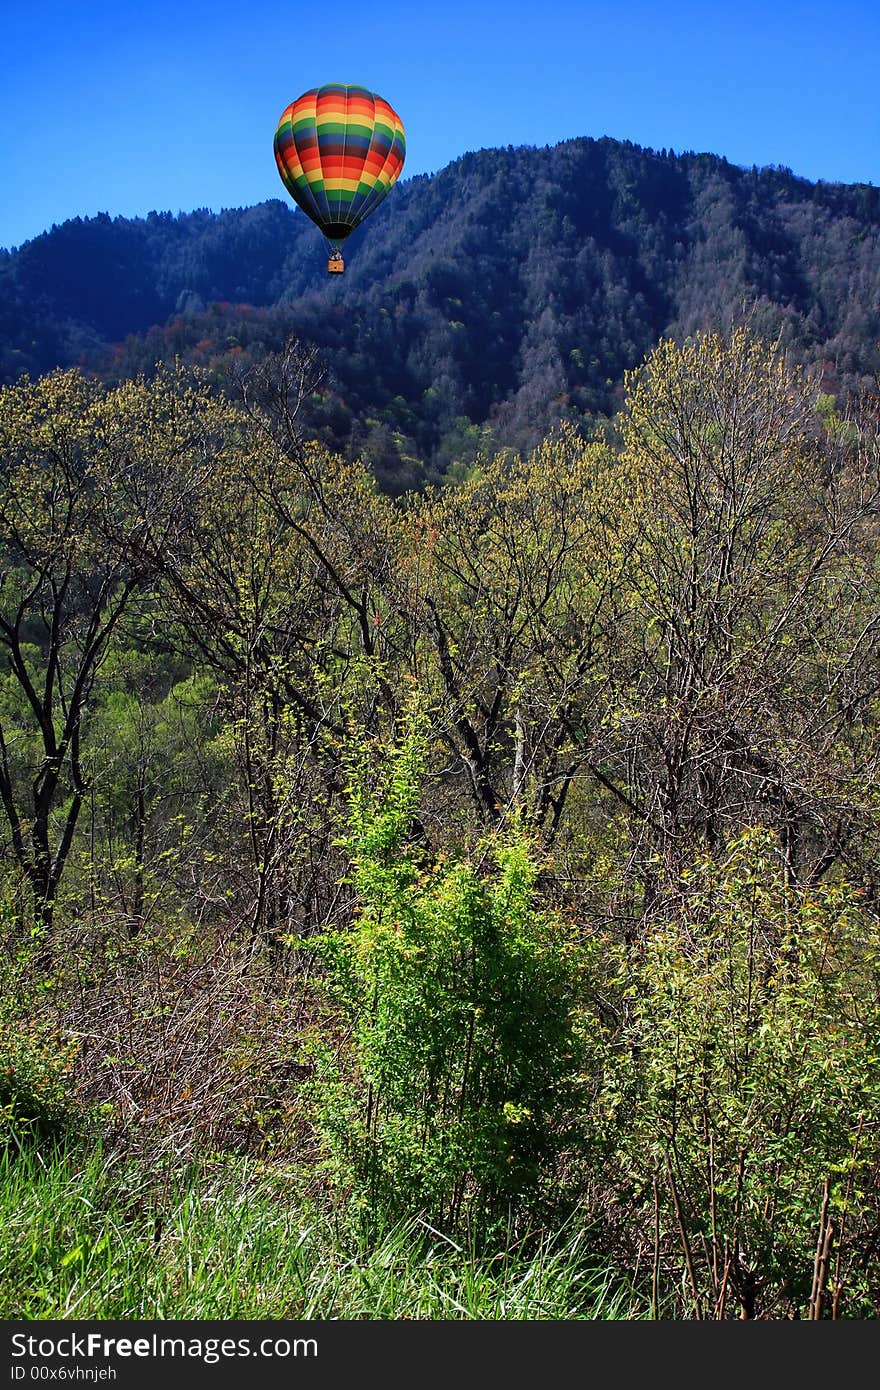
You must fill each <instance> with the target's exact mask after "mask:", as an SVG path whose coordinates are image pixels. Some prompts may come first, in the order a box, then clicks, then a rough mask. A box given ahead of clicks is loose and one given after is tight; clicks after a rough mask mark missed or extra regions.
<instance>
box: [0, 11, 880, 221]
mask: <svg viewBox="0 0 880 1390" xmlns="http://www.w3.org/2000/svg"><path fill="white" fill-rule="evenodd" d="M878 74H880V0H838V3H836V4H828V3H827V0H825V2H824V3H821V4H820V3H812V0H765V3H754V2H753V0H741V3H738V4H735V5H734V4H718V3H712V0H704V2H703V3H699V4H698V3H690V2H689V0H688V2H687V3H685V0H668V3H648V0H621V2H620V3H610V2H608V3H606V0H601V2H600V0H585V3H578V0H569V3H568V4H567V5H553V6H551V5H542V4H541V3H540V2H539V0H532V3H529V4H520V3H518V2H517V0H511V3H508V4H481V3H479V0H472V2H471V3H462V0H448V2H447V3H446V4H444V5H431V4H426V3H419V0H408V3H406V4H402V3H398V0H384V3H382V4H375V3H369V4H368V3H364V2H363V0H362V2H361V3H353V4H349V3H345V2H344V0H339V3H329V0H324V2H323V3H317V0H310V3H308V4H301V3H299V0H287V3H278V2H277V0H276V2H275V3H272V4H269V3H266V0H237V3H234V4H233V3H228V2H227V0H213V3H206V0H176V3H171V0H141V3H140V4H137V0H114V3H108V2H107V0H79V3H76V2H75V0H74V2H73V3H72V2H71V0H68V3H66V4H61V3H56V0H43V3H38V4H33V5H21V6H16V10H15V11H13V9H12V7H11V4H8V5H7V15H6V17H5V18H4V25H3V46H2V50H0V120H2V126H0V128H2V130H3V140H2V142H0V190H2V193H0V246H12V245H17V244H20V243H21V242H22V241H24V240H26V239H27V238H29V237H32V236H35V235H37V234H38V233H39V232H41V231H44V230H45V229H46V228H48V227H50V226H51V225H52V223H53V222H62V221H64V220H65V219H66V218H68V217H74V216H77V215H82V216H87V215H93V214H94V213H96V212H109V213H110V214H111V215H115V214H123V215H125V216H137V215H142V214H145V213H147V212H149V211H151V210H152V209H157V210H165V209H170V210H171V211H172V212H178V211H189V210H190V209H192V208H194V207H210V208H214V209H220V208H223V207H240V206H243V205H248V204H251V203H256V202H259V201H261V200H263V199H265V198H275V197H281V198H287V194H286V193H285V191H284V189H283V186H282V184H281V182H280V180H279V178H278V175H277V173H276V170H275V164H274V161H273V158H272V137H273V135H274V131H275V125H276V122H277V120H278V117H279V115H280V114H281V111H282V110H283V108H284V107H285V106H286V105H287V103H288V102H289V101H292V100H293V99H294V97H296V96H298V95H299V94H300V93H301V92H302V91H304V90H306V89H307V88H308V87H312V86H317V85H319V84H320V83H322V82H336V81H338V82H359V83H362V84H363V85H364V86H367V87H371V88H372V89H373V90H374V91H377V92H379V93H380V94H381V95H382V96H384V97H385V98H387V100H388V101H390V102H391V104H392V105H393V106H394V107H395V108H396V110H397V111H398V112H399V114H400V116H401V117H402V119H403V122H404V125H405V126H406V131H407V145H408V151H407V162H406V166H405V168H404V173H403V177H404V178H405V177H406V176H407V175H410V174H416V173H429V172H432V171H434V170H436V169H440V168H442V167H443V166H444V165H445V164H447V163H448V162H449V161H450V160H452V159H455V158H456V157H457V156H458V155H460V154H463V153H465V151H467V150H475V149H481V148H485V147H490V146H494V145H508V144H512V145H518V144H529V145H545V144H553V143H555V142H556V141H558V140H564V139H568V138H570V137H573V136H578V135H592V136H601V135H610V136H614V137H616V138H618V139H629V140H633V141H635V142H636V143H637V144H641V145H649V146H653V147H654V148H656V149H659V148H662V147H664V146H665V147H667V148H672V149H674V150H676V151H681V150H709V151H711V152H712V153H715V154H723V155H726V156H727V158H728V159H730V160H732V161H733V162H734V163H738V164H746V165H751V164H758V165H762V164H785V165H788V166H789V167H791V168H792V169H793V170H794V171H795V173H797V174H801V175H803V176H804V177H807V178H811V179H818V178H823V179H840V180H844V181H847V182H855V181H863V182H872V183H875V184H880V76H878Z"/></svg>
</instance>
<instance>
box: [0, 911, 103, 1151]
mask: <svg viewBox="0 0 880 1390" xmlns="http://www.w3.org/2000/svg"><path fill="white" fill-rule="evenodd" d="M0 918H2V919H3V920H2V926H3V929H4V934H5V933H6V932H9V933H12V932H14V931H15V930H16V925H17V924H16V922H15V921H14V920H13V919H12V918H11V915H10V914H9V913H8V912H4V911H3V910H2V909H0ZM33 954H34V951H33V947H32V946H31V943H30V942H29V941H25V942H24V943H23V944H21V945H19V946H18V947H17V948H15V949H13V950H12V951H10V950H8V949H6V950H2V951H0V1158H2V1155H3V1153H4V1152H10V1153H12V1155H13V1156H14V1155H17V1154H18V1153H20V1152H21V1151H22V1150H23V1149H25V1148H30V1147H31V1146H32V1145H44V1144H46V1143H49V1144H54V1143H59V1142H61V1141H64V1140H68V1139H70V1138H72V1137H74V1136H75V1135H76V1134H78V1133H79V1132H81V1131H82V1130H83V1129H84V1123H85V1115H84V1112H83V1110H82V1107H81V1106H79V1105H78V1104H77V1101H76V1097H75V1095H74V1094H73V1092H72V1089H71V1072H72V1068H73V1063H74V1060H75V1057H76V1052H77V1045H76V1042H75V1040H73V1039H71V1038H70V1037H69V1036H67V1035H66V1034H65V1033H64V1031H63V1030H61V1029H60V1028H59V1027H58V1023H57V1020H56V1017H55V1015H54V1011H53V1010H52V1008H51V994H52V990H53V987H54V985H53V981H52V980H51V979H46V978H40V977H39V976H36V977H35V974H34V971H33Z"/></svg>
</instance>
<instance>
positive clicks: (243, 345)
mask: <svg viewBox="0 0 880 1390" xmlns="http://www.w3.org/2000/svg"><path fill="white" fill-rule="evenodd" d="M878 196H880V195H878V190H877V189H875V188H873V187H871V186H869V185H842V184H826V183H816V184H814V183H811V182H809V181H808V180H806V179H800V178H797V177H796V176H795V175H793V174H792V173H791V171H790V170H786V169H776V168H766V169H757V168H754V169H743V168H739V167H737V166H735V165H732V164H730V163H728V162H727V161H726V160H724V159H721V158H718V157H717V156H714V155H708V154H699V155H697V154H676V153H674V152H673V151H667V150H661V151H654V150H648V149H641V148H639V147H638V146H636V145H633V144H631V143H629V142H619V141H614V140H610V139H601V140H590V139H579V140H571V141H566V142H564V143H563V144H560V145H557V146H554V147H552V148H545V149H534V148H516V149H514V148H508V149H497V150H482V151H480V152H478V153H476V154H467V155H465V156H463V157H462V158H461V159H459V160H456V161H455V162H454V163H453V164H451V165H449V166H448V167H447V168H446V169H443V170H441V171H440V172H439V173H437V174H436V175H432V176H431V177H427V176H424V177H419V178H415V179H411V180H407V181H405V182H404V183H402V184H401V185H399V186H398V187H396V188H395V190H394V196H393V197H392V198H389V199H388V200H387V203H385V204H383V206H382V208H381V209H380V210H379V211H378V212H377V214H376V216H375V217H372V218H371V219H370V221H369V224H368V226H367V227H366V228H364V229H363V230H358V231H356V232H355V233H354V235H353V236H352V237H351V239H350V241H349V242H348V243H347V245H348V247H349V248H350V249H349V251H348V254H347V264H348V268H347V270H346V273H345V277H344V278H343V279H342V280H341V282H340V281H339V279H338V277H334V278H333V279H332V280H328V277H327V275H326V272H325V251H324V245H323V242H322V240H321V237H320V235H319V234H318V232H317V230H316V229H315V228H314V227H312V225H311V224H310V223H308V222H307V220H306V219H305V218H304V217H303V216H302V215H301V214H299V213H298V212H294V211H292V210H291V209H290V208H287V207H285V205H284V204H283V203H282V202H280V201H277V200H273V201H271V202H268V203H264V204H261V205H259V206H257V207H254V208H247V209H230V210H227V211H225V212H223V213H221V214H218V215H214V214H211V213H208V212H207V211H205V210H201V211H199V212H196V213H192V214H188V215H181V216H179V217H172V216H171V215H170V214H166V213H161V214H159V213H151V214H150V215H149V216H148V217H147V218H145V219H124V218H114V219H111V218H109V217H108V216H106V215H102V216H99V217H96V218H90V219H86V220H80V219H76V220H74V221H71V222H66V223H64V224H63V225H62V226H60V227H55V228H53V229H52V230H51V231H50V232H48V233H46V234H45V235H44V236H40V237H37V238H35V239H34V240H33V241H30V242H28V243H26V244H25V245H24V246H22V247H21V248H19V249H18V250H16V251H14V252H12V253H0V306H2V307H0V341H2V343H3V344H4V347H3V350H2V355H0V379H2V380H6V381H13V380H15V379H16V378H17V377H18V375H19V374H20V373H21V372H22V371H28V372H29V373H30V374H31V375H36V374H38V373H40V372H45V371H47V370H49V369H51V368H53V367H56V366H66V365H72V364H79V365H81V366H83V367H85V368H86V369H88V370H90V371H96V372H97V373H98V374H99V375H100V376H101V378H102V379H103V380H105V381H106V382H116V381H119V380H122V379H124V378H127V377H133V376H135V375H137V374H138V373H139V372H141V371H143V372H146V373H148V374H149V373H152V372H153V371H154V369H155V364H156V362H157V361H171V360H172V359H173V358H174V356H175V355H179V356H181V358H182V359H183V360H185V361H187V362H189V363H190V364H193V365H197V366H200V367H203V368H205V369H207V370H208V371H209V372H210V373H211V374H212V376H213V377H214V378H215V379H217V380H219V379H221V378H222V377H223V376H224V375H225V374H227V373H228V372H229V370H230V368H231V367H232V366H234V365H237V366H238V367H243V366H244V367H247V366H248V365H251V364H253V363H255V362H257V361H259V360H260V359H261V358H262V357H263V356H264V355H265V354H266V353H267V352H268V351H276V352H277V351H280V350H281V349H282V346H283V343H284V341H285V340H286V339H287V338H288V337H289V336H290V335H291V334H293V335H295V336H297V337H298V338H299V339H300V341H301V342H303V343H306V344H310V345H312V346H315V347H316V348H318V350H319V351H320V353H321V356H322V360H323V362H324V364H325V367H326V375H325V378H324V380H323V382H322V383H321V384H320V388H319V389H318V390H317V391H316V392H315V393H314V396H313V399H311V400H309V401H307V402H305V404H304V410H305V413H306V414H307V416H308V425H309V432H310V433H311V435H312V436H313V437H315V438H319V439H321V440H322V442H324V443H325V444H326V445H327V446H328V447H329V448H330V449H331V450H332V451H334V452H340V453H342V454H343V455H344V456H345V457H347V458H349V459H356V458H358V457H366V458H367V459H368V460H369V461H370V464H371V466H372V468H373V470H374V472H375V473H376V474H377V476H378V477H379V479H380V482H381V484H382V486H383V487H385V488H387V489H389V490H391V491H397V492H399V491H404V490H406V489H409V488H411V487H413V486H416V485H419V484H420V483H423V482H424V481H425V480H428V481H437V480H438V479H440V478H442V477H445V476H461V475H462V473H463V472H464V471H466V469H467V468H468V467H469V466H470V464H471V463H472V462H473V460H474V459H475V457H476V456H477V454H478V453H479V452H481V451H482V452H493V451H494V450H495V449H496V448H498V447H503V446H509V447H512V448H514V449H517V450H526V451H527V450H529V449H531V448H533V447H534V446H535V445H536V444H537V443H538V442H539V441H540V439H541V438H542V437H543V436H544V435H545V434H546V433H547V431H548V430H549V429H550V428H552V427H553V425H554V424H555V423H557V422H558V421H559V420H561V419H570V420H572V421H575V422H576V423H579V424H580V425H584V424H586V425H588V426H590V425H592V424H593V422H595V421H596V420H597V419H598V420H601V419H605V418H610V417H611V416H613V415H614V414H615V413H616V412H617V410H618V409H619V407H620V404H621V400H622V388H623V377H624V373H625V372H626V371H627V370H629V369H632V368H634V367H635V366H636V365H637V364H638V363H639V362H640V361H641V360H642V358H643V357H644V355H645V354H646V353H647V352H648V351H650V349H651V348H652V347H653V346H654V345H655V344H656V343H657V341H658V340H659V339H660V338H661V337H663V336H667V337H673V338H676V339H677V340H678V339H683V338H684V337H686V336H687V335H688V334H690V333H693V332H695V331H696V330H698V329H708V328H718V327H722V326H725V327H730V326H731V325H732V324H733V323H734V322H737V321H739V320H740V319H741V317H742V315H743V313H744V312H748V313H751V314H752V316H753V324H754V327H755V329H756V330H757V331H759V332H760V333H761V334H763V335H764V336H766V337H768V338H776V337H777V336H778V337H781V339H782V341H783V344H784V346H785V347H786V349H787V350H788V351H789V353H790V354H791V355H792V358H793V360H799V361H801V362H803V363H804V364H805V365H807V366H809V367H811V368H814V369H815V370H816V371H817V373H819V374H820V375H821V376H822V377H823V379H824V385H825V389H826V390H827V391H828V392H829V393H830V394H832V395H835V396H838V397H840V398H841V399H843V398H844V397H846V396H848V395H849V394H853V393H857V392H858V390H859V389H861V387H862V386H863V385H864V383H865V381H866V380H870V379H871V378H872V377H873V376H874V375H876V373H877V371H878V367H880V358H878V351H880V349H878V343H880V203H878Z"/></svg>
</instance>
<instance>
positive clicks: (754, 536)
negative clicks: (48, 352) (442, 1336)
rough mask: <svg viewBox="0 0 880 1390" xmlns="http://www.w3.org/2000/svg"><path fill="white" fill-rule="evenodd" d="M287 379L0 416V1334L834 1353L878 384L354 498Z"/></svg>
mask: <svg viewBox="0 0 880 1390" xmlns="http://www.w3.org/2000/svg"><path fill="white" fill-rule="evenodd" d="M313 370H314V357H313V355H312V354H311V353H310V352H309V351H306V350H303V349H301V348H300V347H299V346H298V345H297V344H296V343H294V342H291V343H290V344H288V346H287V347H286V349H285V351H284V352H283V353H281V354H280V355H279V356H278V357H276V358H273V359H270V360H267V361H265V362H264V363H262V364H261V365H260V366H258V367H254V368H253V369H252V370H251V371H249V372H248V373H247V374H246V375H245V376H244V377H243V378H242V380H241V383H240V384H241V389H240V392H239V395H238V399H236V400H233V399H231V398H230V396H229V394H228V393H227V394H221V393H218V392H216V391H215V390H214V389H213V388H212V387H211V386H210V385H209V383H208V382H207V381H206V380H204V379H202V378H200V377H199V376H198V375H197V374H193V373H192V372H190V371H188V370H184V369H183V368H180V367H176V368H173V369H172V368H169V367H164V368H161V369H160V370H159V371H158V373H157V374H155V375H154V376H152V377H151V378H150V379H149V380H147V379H144V378H139V379H137V380H133V381H126V382H123V383H122V384H121V385H118V386H115V387H108V386H104V385H102V384H101V383H99V382H97V381H95V380H93V379H89V378H86V377H85V376H83V375H82V374H80V373H79V372H77V371H73V370H69V371H58V372H54V373H51V374H50V375H48V376H45V377H42V378H40V379H38V380H35V381H30V380H28V379H27V378H23V379H22V380H21V381H20V382H19V383H18V384H17V385H14V386H9V387H5V388H3V389H2V392H0V469H2V489H0V574H2V602H0V658H2V660H0V807H2V842H0V853H2V860H0V864H2V878H0V1263H2V1265H3V1266H4V1268H5V1270H6V1271H7V1277H6V1279H5V1281H4V1286H3V1293H2V1303H0V1313H2V1315H3V1316H4V1317H7V1318H20V1317H26V1318H32V1317H38V1318H47V1317H51V1318H65V1317H76V1318H87V1317H105V1318H154V1317H173V1318H214V1317H222V1318H225V1317H230V1318H231V1317H238V1318H263V1317H271V1318H285V1317H293V1318H303V1317H305V1318H310V1317H314V1318H330V1317H345V1318H401V1317H407V1318H412V1317H416V1318H551V1319H568V1318H679V1319H680V1318H685V1319H729V1318H764V1319H768V1318H769V1319H791V1318H804V1319H814V1320H816V1319H825V1318H829V1319H830V1318H872V1317H875V1316H877V1314H878V1312H880V987H878V986H880V812H878V805H880V703H878V693H880V678H878V670H880V547H878V544H877V539H878V538H877V527H878V516H880V409H878V398H877V395H876V393H874V394H872V393H870V392H864V393H862V395H861V396H860V397H859V398H858V399H857V400H854V401H853V402H852V403H851V404H850V405H848V406H847V407H846V409H843V408H842V407H841V408H838V406H837V405H836V403H835V400H834V399H833V398H832V397H830V396H829V395H827V394H823V393H822V392H820V390H819V388H818V385H817V382H816V380H815V379H814V378H811V377H810V376H808V375H806V374H804V373H803V372H802V371H801V370H800V369H798V368H797V367H796V366H793V365H792V364H791V363H790V362H788V361H787V360H786V358H785V356H784V354H783V353H782V352H781V351H780V350H779V347H778V344H777V345H773V344H768V343H766V342H764V341H762V340H761V339H760V338H757V337H755V336H753V335H752V333H751V332H750V331H747V330H744V329H742V330H737V331H735V332H732V333H731V334H729V335H727V336H719V335H714V334H706V335H702V336H698V337H697V338H695V339H693V340H688V341H687V342H685V343H684V344H681V345H677V344H676V343H674V342H672V341H670V340H664V341H662V342H661V343H660V345H659V346H658V347H657V348H656V349H655V350H654V351H653V352H652V353H651V354H650V355H649V356H648V357H647V358H646V360H645V362H644V363H643V365H642V366H641V367H640V368H639V369H638V370H637V371H635V372H634V373H632V374H631V375H630V376H629V377H628V378H627V382H626V394H625V401H624V404H623V408H622V410H621V412H620V414H619V415H618V416H617V417H616V418H615V419H614V420H613V421H612V422H610V423H609V425H608V428H607V429H606V430H604V431H603V432H601V433H600V434H599V435H597V434H596V433H595V431H594V432H593V433H592V435H591V437H590V438H589V439H588V440H585V439H584V438H583V437H582V436H581V435H580V434H579V433H578V432H577V431H576V429H575V428H574V427H573V426H572V425H571V424H568V425H562V426H561V427H559V428H558V429H556V430H554V431H553V432H551V433H550V434H549V435H548V436H547V438H546V439H545V440H544V441H543V443H541V444H540V445H539V446H538V448H537V449H535V450H534V451H533V452H531V453H528V454H524V455H522V456H520V455H516V454H513V453H512V452H511V451H510V450H505V451H504V452H502V453H501V454H499V455H496V456H495V457H483V456H480V457H478V459H477V461H476V463H475V464H474V466H473V467H472V468H470V469H469V470H468V471H467V473H466V476H462V477H461V478H460V479H459V480H458V481H457V482H455V483H451V482H450V483H449V484H448V485H447V486H445V487H443V488H440V489H434V490H425V491H421V492H412V493H406V494H403V495H401V496H398V497H395V498H391V497H389V496H387V495H385V494H383V493H382V492H381V491H379V489H378V488H377V486H376V484H375V481H374V478H373V476H372V474H371V473H370V472H369V471H368V470H367V469H366V467H365V466H363V465H362V464H359V463H353V462H350V461H346V460H344V459H342V458H341V457H339V456H338V455H335V454H332V453H329V452H328V451H327V450H326V449H325V448H324V447H323V446H322V445H320V444H317V443H315V442H314V441H310V440H309V439H308V438H306V437H305V435H304V432H303V430H302V428H301V424H300V420H301V414H302V412H301V407H302V404H303V401H304V400H306V399H307V398H308V396H309V392H310V390H311V380H310V373H311V372H312V371H313Z"/></svg>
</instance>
